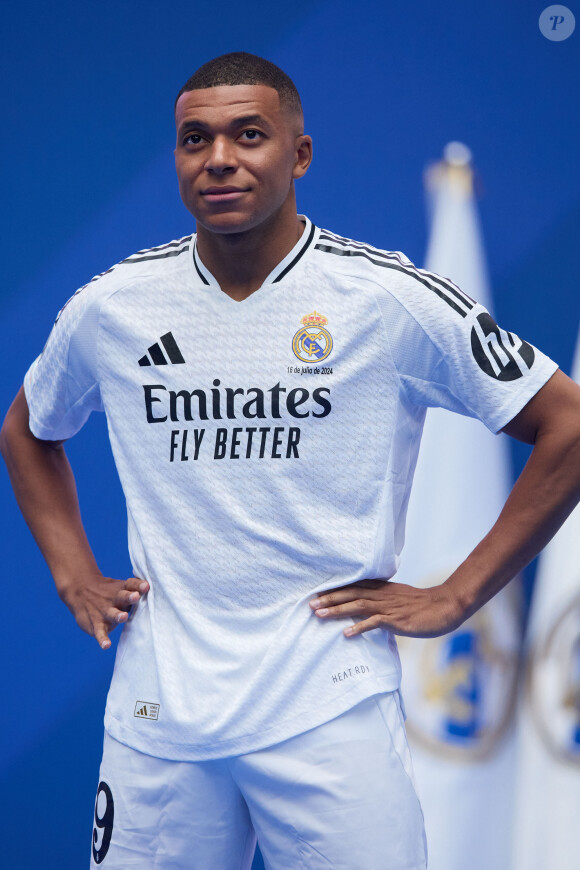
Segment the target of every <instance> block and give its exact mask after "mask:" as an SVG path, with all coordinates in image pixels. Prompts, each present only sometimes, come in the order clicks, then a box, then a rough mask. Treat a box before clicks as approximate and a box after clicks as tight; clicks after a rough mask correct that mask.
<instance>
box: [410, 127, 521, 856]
mask: <svg viewBox="0 0 580 870" xmlns="http://www.w3.org/2000/svg"><path fill="white" fill-rule="evenodd" d="M470 157H471V155H470V153H469V150H468V149H467V148H466V147H465V146H463V145H461V144H460V143H452V144H451V145H448V146H447V148H446V150H445V159H444V160H443V161H442V162H441V163H438V164H436V165H435V166H433V167H431V169H430V170H429V171H428V173H427V175H426V186H427V191H428V194H429V195H430V196H431V206H432V226H431V238H430V242H429V248H428V253H427V258H426V260H427V262H426V268H427V269H428V270H430V271H433V272H436V273H438V274H440V275H443V276H444V277H447V278H450V279H451V280H452V281H453V282H454V283H455V284H457V285H459V286H460V287H461V289H462V290H464V291H465V292H466V293H468V294H469V295H471V296H473V297H474V298H475V299H477V300H478V301H479V302H481V303H482V304H483V305H485V306H486V307H487V308H492V305H491V298H490V292H489V289H488V281H487V275H486V267H485V261H484V255H483V248H482V242H481V233H480V229H479V223H478V218H477V212H476V207H475V202H474V195H473V182H472V179H473V176H472V171H471V168H470ZM507 451H508V444H507V438H506V436H504V435H500V436H494V435H493V434H491V433H490V432H489V431H488V430H487V429H485V427H484V426H483V424H482V423H480V422H479V421H476V420H472V419H470V418H467V417H460V416H459V415H457V414H451V413H449V412H447V411H444V410H442V409H439V408H435V409H430V410H429V411H428V413H427V419H426V423H425V430H424V435H423V441H422V443H421V450H420V454H419V461H418V463H417V470H416V474H415V482H414V487H413V491H412V495H411V500H410V504H409V513H408V520H407V534H406V543H405V548H404V550H403V556H402V562H401V568H400V571H399V572H398V574H397V577H396V579H397V580H400V581H401V582H405V583H411V584H413V585H415V586H432V585H434V584H435V583H439V582H442V581H443V580H445V579H446V578H447V577H448V576H449V574H451V572H452V571H453V570H454V569H455V568H456V567H457V566H458V565H459V564H460V563H461V562H462V561H463V560H464V559H465V557H466V556H467V555H468V553H469V552H470V551H471V550H472V549H473V547H474V546H475V545H476V544H477V543H478V542H479V541H480V540H481V538H482V537H483V536H484V535H485V534H486V533H487V532H488V531H489V529H490V528H491V526H492V525H493V523H494V522H495V520H496V519H497V516H498V514H499V512H500V510H501V508H502V507H503V504H504V501H505V499H506V497H507V494H508V491H509V482H510V481H509V457H508V452H507ZM520 645H521V612H520V597H519V586H518V587H517V588H516V587H515V586H514V585H513V584H512V585H511V586H509V587H507V588H506V589H505V590H504V591H503V592H502V593H501V594H500V595H499V596H496V598H494V599H492V600H491V601H490V602H489V603H488V604H486V605H485V607H483V608H482V609H481V610H480V611H479V612H478V613H477V614H475V615H474V616H473V617H472V618H471V619H469V620H468V621H467V622H466V623H464V625H462V626H461V627H460V628H459V629H457V631H455V632H453V633H452V634H450V635H447V636H445V637H442V638H434V639H428V640H418V639H410V638H400V639H399V648H400V651H401V659H402V664H403V696H404V700H405V705H406V708H407V716H408V719H407V729H408V734H409V741H410V743H411V748H412V752H413V760H414V766H415V774H416V779H417V786H418V791H419V796H420V798H421V802H422V805H423V811H424V815H425V827H426V832H427V845H428V850H429V868H430V870H465V868H469V870H508V867H509V852H510V844H511V839H510V833H511V830H510V829H511V816H510V813H511V806H512V793H511V788H512V787H513V778H514V738H513V730H512V729H511V727H510V725H511V720H512V714H513V698H514V696H515V688H516V680H517V668H518V657H519V650H520Z"/></svg>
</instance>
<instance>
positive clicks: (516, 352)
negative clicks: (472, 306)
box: [471, 313, 535, 381]
mask: <svg viewBox="0 0 580 870" xmlns="http://www.w3.org/2000/svg"><path fill="white" fill-rule="evenodd" d="M471 350H472V351H473V356H474V357H475V361H476V363H477V365H478V366H479V368H480V369H481V370H482V371H484V372H485V373H486V375H489V376H490V378H496V380H498V381H515V380H517V378H521V377H522V375H525V374H526V372H528V371H529V369H531V367H532V365H533V364H534V357H535V353H534V348H533V347H532V346H531V345H530V344H528V343H527V341H522V339H521V338H518V337H517V335H514V334H513V333H512V332H506V331H505V329H500V327H499V326H498V325H497V323H496V322H495V320H494V319H493V317H491V315H489V314H487V313H485V314H479V315H478V316H477V321H476V324H475V326H474V327H473V329H472V330H471Z"/></svg>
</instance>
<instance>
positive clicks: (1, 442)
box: [0, 388, 149, 649]
mask: <svg viewBox="0 0 580 870" xmlns="http://www.w3.org/2000/svg"><path fill="white" fill-rule="evenodd" d="M0 450H1V451H2V455H3V456H4V459H5V461H6V465H7V467H8V473H9V475H10V479H11V481H12V486H13V488H14V493H15V495H16V499H17V501H18V504H19V506H20V510H21V511H22V514H23V516H24V518H25V520H26V522H27V524H28V526H29V528H30V530H31V532H32V534H33V535H34V538H35V540H36V542H37V544H38V546H39V547H40V550H41V552H42V555H43V556H44V558H45V559H46V562H47V564H48V566H49V568H50V571H51V573H52V576H53V578H54V582H55V584H56V588H57V590H58V594H59V596H60V597H61V599H62V600H63V601H64V602H65V604H66V605H67V607H68V608H69V609H70V610H71V611H72V613H73V615H74V616H75V618H76V620H77V622H78V624H79V626H80V627H81V628H82V629H83V630H84V631H86V632H87V633H88V634H90V635H92V636H93V637H94V638H95V639H96V640H97V642H98V643H99V645H100V646H101V647H102V649H108V648H109V647H110V646H111V641H110V639H109V633H110V632H111V631H112V630H113V629H114V628H115V627H116V626H117V625H119V624H121V623H123V622H126V621H127V619H128V618H129V610H130V609H131V607H132V606H133V605H134V604H136V603H137V602H138V601H139V599H140V597H141V595H143V594H145V593H146V592H147V591H148V589H149V584H148V583H147V582H146V581H145V580H139V579H138V578H136V577H131V578H129V579H128V580H126V581H123V580H114V579H112V578H110V577H104V576H103V574H102V573H101V572H100V571H99V568H98V566H97V563H96V560H95V557H94V555H93V552H92V550H91V547H90V545H89V542H88V539H87V536H86V533H85V530H84V527H83V524H82V520H81V514H80V508H79V502H78V497H77V490H76V484H75V480H74V476H73V472H72V469H71V467H70V464H69V461H68V459H67V456H66V453H65V450H64V447H63V442H62V441H43V440H41V439H39V438H36V437H35V436H34V435H33V433H32V432H31V430H30V426H29V414H28V404H27V402H26V396H25V395H24V389H23V388H21V389H20V391H19V393H18V394H17V396H16V398H15V400H14V402H13V403H12V405H11V407H10V409H9V411H8V413H7V415H6V419H5V421H4V425H3V427H2V431H1V432H0Z"/></svg>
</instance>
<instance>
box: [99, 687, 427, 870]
mask: <svg viewBox="0 0 580 870" xmlns="http://www.w3.org/2000/svg"><path fill="white" fill-rule="evenodd" d="M256 837H257V840H258V843H259V844H260V850H261V852H262V855H263V858H264V864H265V866H266V868H267V870H425V868H426V866H427V859H426V846H425V836H424V828H423V815H422V812H421V807H420V805H419V800H418V798H417V795H416V793H415V788H414V784H413V774H412V768H411V759H410V754H409V748H408V745H407V739H406V735H405V729H404V724H403V715H402V712H401V705H400V699H399V693H398V692H391V693H389V694H385V695H375V696H373V697H372V698H368V699H367V700H365V701H363V702H362V703H360V704H358V705H357V706H356V707H353V708H352V709H351V710H349V711H347V712H346V713H344V714H343V715H342V716H339V717H337V718H336V719H333V720H331V721H330V722H326V723H325V724H324V725H320V726H319V727H318V728H314V729H312V730H311V731H307V732H305V733H304V734H299V735H297V736H296V737H292V738H291V739H290V740H285V741H284V742H283V743H279V744H277V745H276V746H271V747H268V748H267V749H263V750H260V751H259V752H251V753H249V754H247V755H241V756H237V757H234V758H224V759H219V760H214V761H197V762H186V761H168V760H166V759H163V758H154V757H152V756H150V755H144V754H143V753H141V752H138V751H137V750H135V749H130V748H129V747H127V746H125V745H123V744H122V743H119V742H117V741H116V740H114V739H113V738H112V737H110V736H109V735H108V734H106V735H105V744H104V752H103V763H102V765H101V771H100V782H99V788H98V792H97V800H96V805H95V825H94V831H93V844H92V858H91V868H95V867H99V866H101V865H102V866H103V867H104V868H105V870H130V868H139V870H250V868H251V864H252V857H253V855H254V850H255V847H256Z"/></svg>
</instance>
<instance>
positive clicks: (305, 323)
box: [292, 311, 332, 363]
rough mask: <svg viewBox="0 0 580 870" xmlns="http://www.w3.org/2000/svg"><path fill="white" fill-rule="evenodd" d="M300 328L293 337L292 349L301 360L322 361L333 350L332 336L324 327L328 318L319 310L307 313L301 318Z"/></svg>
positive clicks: (307, 361) (308, 361) (309, 361)
mask: <svg viewBox="0 0 580 870" xmlns="http://www.w3.org/2000/svg"><path fill="white" fill-rule="evenodd" d="M301 323H302V329H299V330H298V332H297V333H296V335H295V336H294V338H293V339H292V350H293V351H294V354H295V356H297V357H298V359H299V360H302V362H306V363H317V362H322V360H324V359H326V358H327V357H328V356H329V355H330V352H331V350H332V336H331V334H330V332H329V331H328V330H327V329H325V328H324V327H325V326H326V325H327V323H328V320H327V318H326V317H324V315H323V314H319V313H318V311H313V312H312V313H311V314H307V315H306V316H305V317H303V318H302V320H301Z"/></svg>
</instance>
